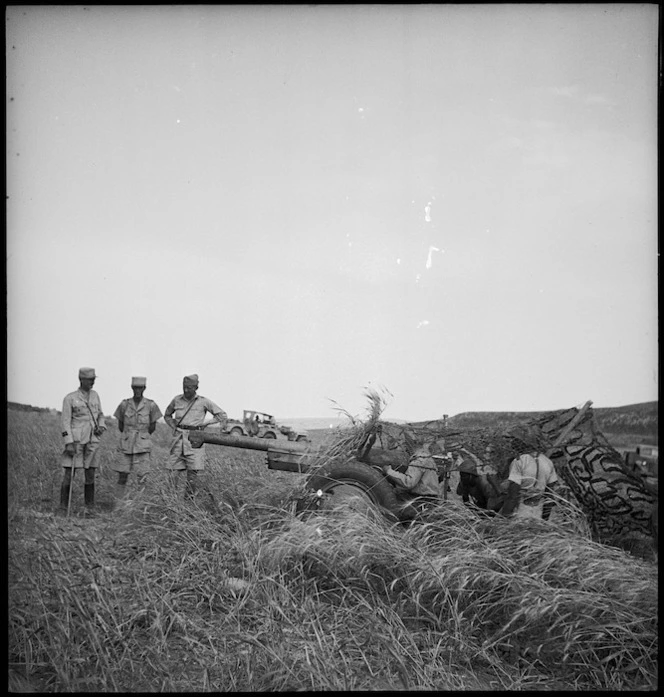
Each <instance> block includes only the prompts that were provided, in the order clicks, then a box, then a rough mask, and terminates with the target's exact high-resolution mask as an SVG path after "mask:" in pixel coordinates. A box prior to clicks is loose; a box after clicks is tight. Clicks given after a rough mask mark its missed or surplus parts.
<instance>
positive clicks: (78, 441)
mask: <svg viewBox="0 0 664 697" xmlns="http://www.w3.org/2000/svg"><path fill="white" fill-rule="evenodd" d="M96 377H97V376H96V374H95V369H94V368H81V369H80V370H79V371H78V382H79V388H78V389H77V390H76V391H75V392H70V393H69V394H68V395H67V396H66V397H65V398H64V400H63V402H62V438H63V439H64V445H65V449H64V452H63V454H62V467H63V469H64V476H63V479H62V485H61V487H60V510H61V512H69V508H70V504H71V496H70V494H71V491H70V488H71V486H72V475H73V470H76V469H83V470H84V472H85V486H84V498H85V508H86V512H87V513H88V514H92V513H93V512H94V503H95V471H96V467H97V463H96V455H97V448H98V447H99V438H100V437H101V435H102V434H103V433H104V431H105V430H106V423H105V420H104V414H103V412H102V409H101V401H100V399H99V395H98V394H97V393H96V392H95V391H94V390H93V389H92V387H93V385H94V384H95V380H96Z"/></svg>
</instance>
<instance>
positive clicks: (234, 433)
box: [231, 426, 244, 436]
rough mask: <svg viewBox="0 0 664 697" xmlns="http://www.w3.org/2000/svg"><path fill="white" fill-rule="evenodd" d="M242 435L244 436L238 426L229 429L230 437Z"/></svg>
mask: <svg viewBox="0 0 664 697" xmlns="http://www.w3.org/2000/svg"><path fill="white" fill-rule="evenodd" d="M243 435H244V432H243V431H242V429H241V428H239V427H238V426H236V427H235V428H231V436H243Z"/></svg>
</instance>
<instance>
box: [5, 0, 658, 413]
mask: <svg viewBox="0 0 664 697" xmlns="http://www.w3.org/2000/svg"><path fill="white" fill-rule="evenodd" d="M6 26H7V33H6V42H7V46H6V56H7V196H8V199H7V224H8V229H7V284H8V292H7V302H8V310H7V313H8V327H7V334H8V366H7V369H8V373H7V374H8V390H7V392H8V399H9V400H10V401H15V402H21V403H27V404H32V405H34V406H42V407H54V408H58V409H59V408H61V405H62V399H63V397H64V395H65V394H66V393H68V392H70V391H72V390H74V389H76V388H77V387H78V379H77V372H78V368H79V367H80V366H92V367H94V368H96V370H97V373H98V376H99V377H98V380H97V384H96V386H95V389H96V390H97V391H98V392H99V395H100V397H101V401H102V405H103V408H104V411H105V412H106V413H110V414H112V413H113V411H114V410H115V408H116V406H117V405H118V403H119V401H120V400H121V399H123V398H124V397H128V396H130V395H131V390H130V387H129V385H130V381H131V377H132V376H133V375H144V376H146V377H147V380H148V383H147V384H148V387H147V391H146V396H149V397H152V398H153V399H155V400H156V401H157V403H158V404H159V406H160V407H161V408H162V411H163V410H164V409H165V407H166V405H167V404H168V402H169V401H170V399H171V398H172V397H173V396H174V395H176V394H178V393H181V391H182V377H183V376H184V375H186V374H189V373H198V374H199V376H200V389H199V393H200V394H202V395H204V396H206V397H209V398H210V399H212V400H213V401H215V402H216V403H217V404H219V405H220V406H221V407H222V408H224V409H225V410H226V411H227V412H228V414H229V416H232V417H235V418H237V417H239V416H240V415H241V412H242V409H258V410H262V411H267V412H270V413H273V414H275V415H276V416H277V418H278V419H280V418H289V417H304V416H311V417H320V416H328V415H336V412H335V411H334V406H335V405H339V406H340V407H342V408H344V409H346V410H347V411H349V412H350V413H353V414H361V413H362V412H363V410H365V407H366V399H365V397H364V391H365V389H366V388H367V387H373V388H376V389H379V390H385V394H386V395H387V396H388V401H389V406H388V408H387V410H386V411H385V414H384V416H385V418H387V419H389V418H404V419H408V420H423V419H434V418H439V417H440V416H441V415H442V414H449V415H453V414H457V413H460V412H463V411H504V410H517V411H531V410H549V409H560V408H566V407H569V406H574V405H579V404H582V403H583V402H585V401H586V400H588V399H590V400H592V401H593V404H594V406H596V407H610V406H622V405H627V404H634V403H638V402H646V401H652V400H656V399H658V372H657V371H658V363H657V350H658V347H657V342H658V306H657V180H656V174H657V151H656V136H657V95H658V84H657V80H658V67H657V66H658V53H657V38H658V7H657V5H655V4H638V3H629V4H620V3H611V4H606V5H601V4H587V5H586V4H571V5H559V4H546V5H538V4H533V5H528V4H518V5H500V4H497V5H496V4H491V5H482V4H480V5H404V6H399V5H364V6H363V5H355V6H352V5H349V6H336V5H331V6H327V7H325V6H291V5H284V6H245V5H238V6H235V7H233V6H225V5H218V6H210V5H201V6H191V5H188V6H177V5H174V6H168V5H164V6H143V7H141V6H136V7H134V6H106V7H100V6H91V7H90V8H86V7H82V6H51V7H50V6H24V7H21V6H14V7H9V8H8V9H7V11H6ZM390 395H391V396H390Z"/></svg>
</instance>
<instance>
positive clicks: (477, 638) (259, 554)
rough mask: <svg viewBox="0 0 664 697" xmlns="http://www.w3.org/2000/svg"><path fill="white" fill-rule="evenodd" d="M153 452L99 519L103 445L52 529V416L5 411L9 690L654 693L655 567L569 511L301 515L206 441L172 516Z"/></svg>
mask: <svg viewBox="0 0 664 697" xmlns="http://www.w3.org/2000/svg"><path fill="white" fill-rule="evenodd" d="M156 440H157V444H156V447H155V458H154V459H155V463H154V464H155V467H154V472H153V475H152V477H151V478H150V480H149V482H148V485H147V487H146V488H145V490H143V491H138V490H137V489H136V488H135V487H133V485H132V489H131V491H130V496H129V497H128V498H127V499H126V500H125V501H123V502H122V503H120V504H119V505H117V506H116V507H115V508H114V509H112V508H111V503H112V491H113V485H114V482H115V475H114V473H113V472H112V471H111V470H110V467H109V465H110V462H111V461H112V459H113V457H115V456H116V452H115V448H116V447H117V433H114V432H109V433H108V434H107V437H105V440H104V442H103V445H102V452H101V453H100V454H101V456H102V460H101V462H102V470H103V471H102V473H100V475H99V477H98V486H97V490H98V500H99V501H100V505H101V509H102V512H101V514H100V515H99V516H98V517H97V518H94V519H86V518H81V517H78V516H77V515H74V516H73V517H72V518H70V519H65V518H58V517H54V516H53V515H52V512H51V511H52V509H53V507H54V506H55V505H57V496H58V492H59V482H60V477H61V471H60V467H59V464H58V460H57V457H55V456H54V453H56V454H57V453H59V449H60V447H61V446H60V437H59V428H58V425H57V420H54V419H53V418H52V417H49V416H48V415H44V414H26V413H23V412H22V413H20V414H16V413H11V412H10V413H9V439H8V456H9V457H8V465H9V466H8V501H9V508H8V531H9V537H8V578H9V630H8V631H9V637H8V638H9V667H10V686H11V687H12V688H13V689H14V690H15V691H19V690H27V689H39V690H40V691H47V692H55V691H89V692H106V691H126V692H135V691H148V692H157V691H229V690H231V691H291V690H377V689H381V690H386V689H393V690H416V689H427V690H433V689H441V690H442V689H447V690H467V689H492V690H495V689H499V690H524V689H535V690H550V689H569V690H596V689H597V690H599V689H604V690H606V689H608V690H611V689H616V690H625V689H655V688H656V685H657V653H658V623H657V607H658V598H657V566H656V564H654V563H648V562H645V561H641V560H638V559H636V558H634V557H631V556H629V555H628V554H626V553H625V552H623V551H621V550H617V549H613V548H610V547H606V546H603V545H598V544H596V543H594V542H592V541H591V539H590V536H589V534H588V531H587V530H586V529H585V528H584V523H583V519H582V517H580V516H579V514H578V511H576V510H575V509H574V508H573V507H572V506H571V505H570V506H569V507H568V508H567V509H564V510H562V509H561V510H559V511H558V516H557V522H552V523H543V522H538V521H533V522H530V523H527V522H521V523H519V522H515V521H504V520H501V519H485V518H481V517H479V516H478V515H475V514H474V513H473V512H472V511H471V510H469V509H467V508H465V507H464V506H462V505H460V504H459V502H457V501H455V500H450V501H448V502H447V503H446V504H445V505H441V506H439V507H438V508H436V509H434V510H432V511H431V512H430V514H429V515H428V517H427V518H426V519H424V520H423V521H422V522H421V523H420V524H416V525H411V526H409V527H404V526H401V525H392V524H389V523H388V522H387V521H386V520H384V519H383V518H381V517H380V516H378V515H371V514H369V515H362V514H360V513H358V512H357V511H355V510H351V509H346V510H344V509H343V508H342V509H338V510H335V511H331V512H329V513H328V514H326V515H310V516H309V517H306V518H302V517H297V516H295V515H294V514H293V512H292V511H293V509H294V506H293V500H294V499H293V492H294V491H297V487H298V486H299V485H300V484H301V483H302V479H303V477H302V476H300V475H292V474H289V473H281V472H271V471H269V470H267V468H266V465H265V463H264V456H263V455H262V454H259V453H250V452H244V451H238V452H237V453H235V452H234V451H231V450H228V449H223V448H214V447H213V446H208V466H207V469H206V473H205V475H204V476H203V478H202V482H201V484H202V486H201V491H200V493H199V495H198V498H197V500H196V502H194V503H187V502H185V501H184V500H183V498H182V491H181V490H180V491H175V490H174V489H173V487H172V486H171V483H170V481H169V479H168V477H167V476H166V472H165V470H164V468H163V465H164V463H165V454H166V445H167V442H168V439H167V433H165V432H160V433H159V434H158V435H157V439H156ZM37 480H39V481H37ZM79 484H80V486H81V487H82V482H80V483H79ZM77 495H78V499H77V503H76V506H77V508H76V511H75V513H78V512H79V511H80V507H81V504H82V500H81V499H82V491H81V492H78V494H77ZM49 497H50V498H49Z"/></svg>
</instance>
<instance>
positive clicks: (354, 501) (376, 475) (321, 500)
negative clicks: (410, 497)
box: [306, 462, 400, 519]
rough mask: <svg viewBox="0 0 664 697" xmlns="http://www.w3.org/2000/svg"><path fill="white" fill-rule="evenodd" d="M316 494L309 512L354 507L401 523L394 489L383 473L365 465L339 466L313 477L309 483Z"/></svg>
mask: <svg viewBox="0 0 664 697" xmlns="http://www.w3.org/2000/svg"><path fill="white" fill-rule="evenodd" d="M306 486H307V488H308V489H310V490H312V491H313V492H316V494H317V496H315V497H314V499H313V503H310V504H309V505H308V510H329V509H331V508H334V507H335V506H336V505H338V504H340V503H341V504H346V505H348V504H351V505H352V506H353V507H354V508H357V509H359V510H375V509H379V511H380V512H381V513H382V514H384V515H385V516H386V517H388V518H390V519H399V518H400V515H399V512H398V511H399V508H400V506H399V503H398V501H397V496H396V492H395V490H394V487H393V486H392V485H391V484H390V483H389V482H388V481H387V479H386V478H385V475H383V473H382V472H379V471H377V470H375V469H374V468H373V467H370V466H369V465H365V464H363V463H361V462H337V463H332V464H330V465H327V466H326V467H324V468H323V470H321V471H320V472H316V473H315V474H313V475H312V476H311V477H310V478H309V479H308V480H307V483H306Z"/></svg>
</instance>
